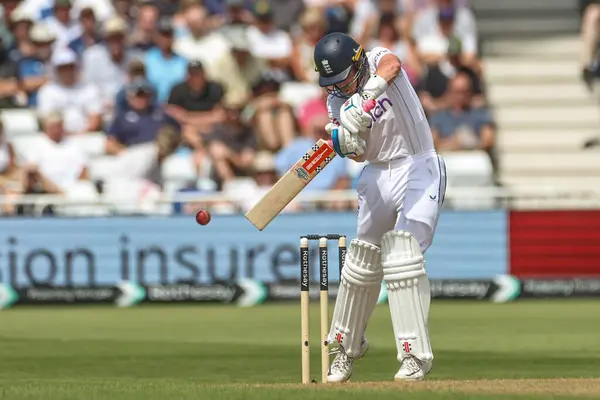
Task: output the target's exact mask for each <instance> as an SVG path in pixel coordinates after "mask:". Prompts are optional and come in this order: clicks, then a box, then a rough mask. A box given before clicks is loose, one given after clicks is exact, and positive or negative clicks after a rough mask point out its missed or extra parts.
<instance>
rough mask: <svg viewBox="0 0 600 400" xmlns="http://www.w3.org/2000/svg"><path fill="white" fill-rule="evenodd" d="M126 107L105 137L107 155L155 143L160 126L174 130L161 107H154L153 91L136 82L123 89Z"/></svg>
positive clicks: (145, 85) (142, 80) (171, 122)
mask: <svg viewBox="0 0 600 400" xmlns="http://www.w3.org/2000/svg"><path fill="white" fill-rule="evenodd" d="M126 94H127V103H128V107H127V109H126V110H124V111H122V112H120V113H119V114H117V115H116V116H115V118H114V120H113V122H112V124H111V125H110V127H109V129H108V132H107V135H108V138H107V142H106V152H107V153H109V154H120V153H121V152H122V151H123V150H125V149H126V148H130V147H133V146H136V145H141V144H146V143H150V142H154V141H155V140H156V137H157V134H158V132H159V130H160V129H161V127H162V126H164V125H173V126H177V122H176V121H174V120H173V119H172V118H170V117H169V116H168V115H167V114H166V113H165V112H164V111H163V110H162V108H161V107H157V106H155V105H154V102H153V100H152V98H153V96H154V95H155V92H154V88H153V87H152V85H151V84H150V82H148V81H147V80H145V79H143V78H137V79H135V80H134V81H133V82H132V83H130V84H129V85H127V88H126Z"/></svg>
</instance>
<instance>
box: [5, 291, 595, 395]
mask: <svg viewBox="0 0 600 400" xmlns="http://www.w3.org/2000/svg"><path fill="white" fill-rule="evenodd" d="M598 305H599V304H598V303H597V302H593V301H562V302H560V301H552V302H550V301H548V302H521V303H514V304H504V305H493V304H488V303H466V302H459V303H444V302H441V303H440V302H434V304H433V309H432V320H431V330H432V336H433V343H434V346H435V351H436V360H435V364H434V369H433V371H432V373H431V375H430V378H431V379H430V380H428V381H424V382H414V383H401V382H393V381H391V378H392V377H393V375H394V373H395V372H396V370H397V368H398V366H397V363H396V361H395V349H394V346H393V341H392V334H391V324H390V322H389V316H388V311H387V308H386V307H385V306H383V307H380V308H378V310H377V311H376V313H375V315H374V318H373V321H372V323H371V325H370V327H369V332H368V337H369V340H370V342H371V343H372V348H371V350H370V351H369V353H368V355H367V356H366V357H365V358H364V359H363V360H361V361H360V362H358V363H357V365H356V369H355V374H354V376H353V382H352V383H350V384H345V385H322V384H311V385H307V386H303V385H300V384H298V383H297V382H298V381H299V378H300V343H299V340H300V332H299V312H298V308H299V307H298V305H297V304H287V305H274V306H262V307H257V308H253V309H239V308H234V307H196V306H190V307H140V308H135V309H113V308H45V309H30V308H29V309H28V308H22V309H13V310H8V311H3V312H0V360H1V362H0V399H2V400H4V399H7V400H22V399H28V400H29V399H31V400H33V399H36V400H38V399H44V400H59V399H60V400H63V399H64V400H96V399H110V400H138V399H139V400H159V399H160V400H166V399H169V400H170V399H182V400H187V399H211V400H212V399H231V400H234V399H251V400H252V399H256V400H259V399H260V400H272V399H285V400H294V399H304V400H308V399H319V400H322V399H335V400H340V399H342V400H354V399H357V400H358V399H361V400H362V399H367V400H375V399H403V400H413V399H415V400H438V399H444V400H453V399H471V400H475V399H481V400H493V399H520V400H524V399H531V400H533V399H579V398H581V399H584V398H598V399H600V339H599V338H600V334H599V333H598V332H600V321H599V319H598V318H595V317H594V315H596V314H597V310H598ZM312 311H313V315H312V316H313V318H314V319H313V321H314V323H313V324H312V328H313V329H314V337H316V335H317V333H318V332H317V329H318V315H317V313H316V311H317V310H316V308H315V309H313V310H312ZM313 344H314V345H315V347H314V350H313V357H314V360H313V376H314V378H317V377H318V376H319V366H318V364H319V360H318V352H319V351H318V347H317V343H316V341H314V342H313Z"/></svg>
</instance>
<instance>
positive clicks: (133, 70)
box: [115, 59, 158, 115]
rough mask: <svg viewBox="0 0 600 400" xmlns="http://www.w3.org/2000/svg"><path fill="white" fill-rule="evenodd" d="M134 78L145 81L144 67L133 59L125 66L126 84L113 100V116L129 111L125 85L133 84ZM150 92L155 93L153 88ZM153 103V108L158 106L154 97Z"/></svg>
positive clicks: (139, 61)
mask: <svg viewBox="0 0 600 400" xmlns="http://www.w3.org/2000/svg"><path fill="white" fill-rule="evenodd" d="M136 78H142V79H143V80H145V81H147V80H148V77H147V76H146V66H145V65H144V62H143V61H142V60H138V59H133V60H132V61H131V62H130V63H129V65H128V66H127V82H126V83H125V85H124V86H123V87H121V89H119V91H118V92H117V95H116V98H115V115H116V114H119V113H122V112H125V111H127V110H129V103H128V102H127V88H126V87H127V85H129V84H130V83H133V82H134V81H135V80H136ZM152 91H153V92H154V93H155V92H156V90H155V89H154V88H153V89H152ZM153 102H154V105H155V106H158V102H157V101H156V96H153Z"/></svg>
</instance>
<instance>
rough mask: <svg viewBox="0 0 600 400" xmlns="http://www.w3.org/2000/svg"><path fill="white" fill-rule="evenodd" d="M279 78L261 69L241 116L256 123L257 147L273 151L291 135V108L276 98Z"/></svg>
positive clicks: (284, 145) (293, 122)
mask: <svg viewBox="0 0 600 400" xmlns="http://www.w3.org/2000/svg"><path fill="white" fill-rule="evenodd" d="M279 88H280V78H278V77H277V76H276V75H274V74H273V72H272V71H265V72H264V73H263V75H262V77H261V80H260V81H259V82H258V84H256V85H255V87H254V88H253V92H254V98H253V99H252V102H251V103H250V106H249V107H248V108H247V109H246V110H245V111H244V114H243V115H244V118H245V119H247V120H248V121H251V123H252V125H253V126H255V127H256V130H257V133H258V137H259V148H261V149H267V150H270V151H277V150H279V149H281V148H282V147H286V146H287V145H288V144H289V143H290V142H291V141H292V140H293V139H294V136H295V120H294V113H293V111H292V108H291V107H290V106H289V105H288V104H286V103H284V102H283V101H281V100H280V99H279Z"/></svg>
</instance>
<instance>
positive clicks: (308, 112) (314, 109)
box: [297, 89, 329, 137]
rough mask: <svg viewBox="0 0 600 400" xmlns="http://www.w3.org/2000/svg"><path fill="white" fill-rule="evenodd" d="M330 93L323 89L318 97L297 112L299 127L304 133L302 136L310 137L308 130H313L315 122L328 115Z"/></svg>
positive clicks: (304, 104) (308, 101)
mask: <svg viewBox="0 0 600 400" xmlns="http://www.w3.org/2000/svg"><path fill="white" fill-rule="evenodd" d="M328 96H329V93H328V92H327V90H325V89H322V90H321V94H320V95H319V96H317V97H314V98H311V99H309V100H307V101H305V102H303V103H302V104H301V105H300V107H298V111H297V116H298V118H297V122H298V127H299V128H300V130H301V131H302V136H305V137H308V136H310V132H308V130H311V129H312V125H313V120H314V119H315V118H318V117H320V116H322V115H326V114H328V111H327V97H328Z"/></svg>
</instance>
